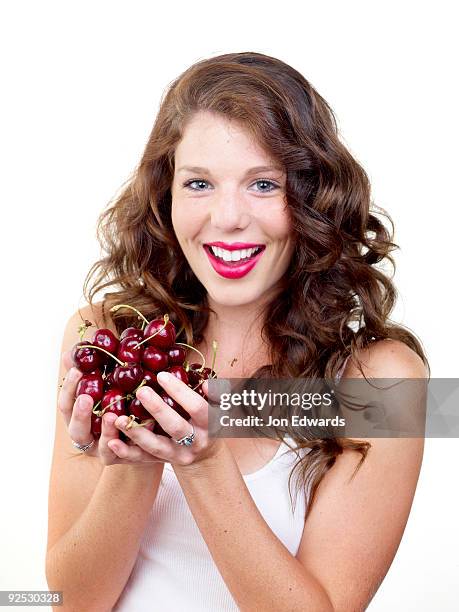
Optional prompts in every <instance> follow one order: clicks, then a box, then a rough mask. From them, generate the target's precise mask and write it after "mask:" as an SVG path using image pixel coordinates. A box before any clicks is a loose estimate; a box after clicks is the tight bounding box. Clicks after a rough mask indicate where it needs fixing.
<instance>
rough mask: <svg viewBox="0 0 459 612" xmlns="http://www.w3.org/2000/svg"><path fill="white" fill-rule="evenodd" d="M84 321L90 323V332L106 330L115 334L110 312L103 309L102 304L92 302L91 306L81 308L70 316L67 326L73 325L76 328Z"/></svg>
mask: <svg viewBox="0 0 459 612" xmlns="http://www.w3.org/2000/svg"><path fill="white" fill-rule="evenodd" d="M85 321H89V322H91V323H92V327H91V328H90V330H91V329H94V331H95V330H96V328H106V329H111V330H112V331H114V332H116V327H115V324H114V323H113V319H112V317H111V315H110V312H109V311H108V310H107V309H106V308H104V306H103V302H94V303H93V304H86V306H82V307H81V308H79V309H78V310H77V311H76V312H74V313H73V314H72V315H71V317H70V320H69V323H68V325H71V324H72V323H73V324H76V325H77V327H78V325H80V324H82V323H84V322H85Z"/></svg>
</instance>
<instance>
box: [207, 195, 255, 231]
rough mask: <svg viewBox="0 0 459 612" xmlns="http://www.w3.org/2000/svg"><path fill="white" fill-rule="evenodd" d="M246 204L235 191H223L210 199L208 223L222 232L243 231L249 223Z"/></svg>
mask: <svg viewBox="0 0 459 612" xmlns="http://www.w3.org/2000/svg"><path fill="white" fill-rule="evenodd" d="M248 206H249V205H248V203H247V202H245V201H244V198H243V197H241V195H240V194H239V193H237V191H236V190H231V189H228V190H225V191H222V192H221V193H219V194H215V196H214V197H213V198H212V205H211V212H210V221H211V224H212V226H213V227H215V228H216V229H219V230H222V231H223V232H231V231H234V230H238V229H245V228H246V227H247V226H248V225H249V223H250V212H249V209H248Z"/></svg>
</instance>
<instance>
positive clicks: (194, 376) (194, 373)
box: [187, 363, 201, 387]
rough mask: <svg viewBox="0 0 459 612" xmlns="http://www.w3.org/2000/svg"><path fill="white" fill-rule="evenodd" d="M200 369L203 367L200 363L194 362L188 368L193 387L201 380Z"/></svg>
mask: <svg viewBox="0 0 459 612" xmlns="http://www.w3.org/2000/svg"><path fill="white" fill-rule="evenodd" d="M200 369H201V364H200V363H192V364H190V367H189V368H188V371H187V374H188V380H189V382H190V385H191V386H192V387H195V386H196V385H197V384H198V382H200V380H201V374H200V372H199V371H198V370H200Z"/></svg>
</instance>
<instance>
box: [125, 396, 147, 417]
mask: <svg viewBox="0 0 459 612" xmlns="http://www.w3.org/2000/svg"><path fill="white" fill-rule="evenodd" d="M128 412H129V414H133V415H134V416H135V417H137V418H138V420H139V421H145V420H146V419H151V418H152V416H151V414H150V413H149V412H148V410H147V409H146V408H145V406H144V405H143V404H142V402H141V401H140V400H139V399H137V398H136V397H135V398H134V399H133V400H132V401H131V402H130V404H129V406H128Z"/></svg>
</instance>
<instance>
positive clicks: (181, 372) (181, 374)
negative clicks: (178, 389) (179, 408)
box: [167, 365, 189, 385]
mask: <svg viewBox="0 0 459 612" xmlns="http://www.w3.org/2000/svg"><path fill="white" fill-rule="evenodd" d="M167 372H170V373H171V374H173V375H174V376H175V377H176V378H178V379H179V380H181V381H182V382H184V383H185V384H186V385H187V384H188V382H189V381H188V374H187V373H186V372H185V369H184V368H182V366H179V365H175V366H172V367H171V368H168V369H167Z"/></svg>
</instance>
